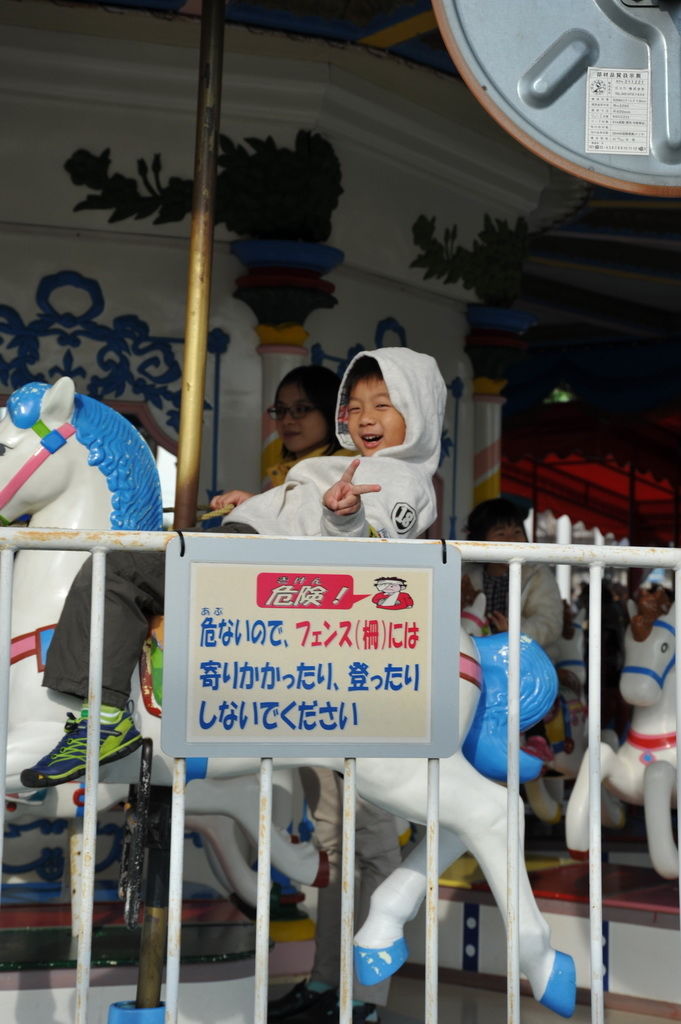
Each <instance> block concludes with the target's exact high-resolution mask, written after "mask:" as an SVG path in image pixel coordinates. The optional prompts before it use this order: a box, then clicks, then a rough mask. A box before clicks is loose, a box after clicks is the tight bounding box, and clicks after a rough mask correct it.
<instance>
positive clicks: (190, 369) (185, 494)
mask: <svg viewBox="0 0 681 1024" xmlns="http://www.w3.org/2000/svg"><path fill="white" fill-rule="evenodd" d="M224 12H225V2H224V0H203V6H202V10H201V48H200V54H199V94H198V103H197V115H196V143H195V150H194V193H193V201H192V228H191V238H190V242H189V278H188V282H187V313H186V319H185V332H184V363H183V367H182V396H181V402H180V436H179V443H178V459H177V489H176V496H175V519H174V523H173V526H174V528H175V529H176V530H181V529H186V528H187V527H189V526H193V525H194V522H195V519H196V503H197V494H198V485H199V464H200V455H201V427H202V422H203V402H204V394H205V389H206V345H207V337H208V316H209V311H210V291H211V278H212V270H213V228H214V224H215V179H216V169H217V150H218V133H219V128H220V98H221V91H222V53H223V43H224V32H225V23H224Z"/></svg>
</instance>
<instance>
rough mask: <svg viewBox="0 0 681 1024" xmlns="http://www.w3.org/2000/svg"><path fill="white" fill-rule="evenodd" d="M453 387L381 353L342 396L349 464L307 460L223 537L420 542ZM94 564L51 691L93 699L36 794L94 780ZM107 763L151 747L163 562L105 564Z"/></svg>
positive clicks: (400, 355) (360, 362)
mask: <svg viewBox="0 0 681 1024" xmlns="http://www.w3.org/2000/svg"><path fill="white" fill-rule="evenodd" d="M445 399H446V387H445V383H444V381H443V379H442V375H441V374H440V371H439V370H438V367H437V364H436V362H435V360H434V359H433V358H432V357H431V356H427V355H424V354H422V353H419V352H413V351H412V350H411V349H407V348H385V349H377V350H376V351H374V352H372V353H371V356H367V355H366V354H360V355H359V356H357V357H355V359H354V360H352V362H351V363H350V364H349V366H348V368H347V370H346V372H345V375H344V377H343V380H342V382H341V388H340V391H339V397H338V405H337V410H336V419H337V431H336V432H337V436H338V440H339V441H340V443H341V445H342V446H343V447H344V448H354V449H356V450H357V451H358V453H359V456H360V457H359V458H357V459H353V460H351V461H350V464H349V465H348V458H347V456H333V455H327V456H324V457H322V458H309V459H305V460H303V461H302V462H301V463H300V464H299V465H296V466H294V467H293V468H292V469H291V470H290V471H289V473H288V475H287V477H286V480H285V482H284V483H283V484H280V485H279V486H278V487H273V488H272V489H271V490H269V491H265V492H264V493H262V494H256V495H253V496H252V497H249V498H248V499H247V500H245V501H243V502H242V503H241V504H240V505H238V506H237V507H236V508H235V509H234V510H233V511H232V512H231V513H230V514H229V515H227V516H225V517H224V519H223V521H222V525H221V526H220V527H218V528H217V529H218V530H219V531H221V532H224V533H260V534H270V535H272V536H283V537H286V536H307V537H320V536H326V537H328V536H344V537H368V536H380V537H404V538H409V537H417V536H419V534H421V533H422V532H423V531H424V530H426V529H427V528H428V527H429V526H430V524H431V523H432V522H433V521H434V519H435V514H436V505H435V493H434V490H433V484H432V477H433V474H434V472H435V470H436V469H437V466H438V462H439V457H440V433H441V429H442V418H443V415H444V406H445ZM91 565H92V563H91V560H89V559H88V561H87V562H86V563H85V565H84V566H83V568H82V569H81V570H80V572H79V573H78V575H77V576H76V578H75V580H74V582H73V584H72V586H71V589H70V591H69V594H68V596H67V599H66V602H65V604H64V608H63V611H62V615H61V617H60V620H59V623H58V626H57V628H56V629H55V633H54V636H53V638H52V643H51V645H50V649H49V652H48V656H47V664H46V670H45V674H44V677H43V685H44V686H47V687H48V688H50V689H52V690H56V691H58V692H60V693H65V694H70V695H73V696H76V697H80V698H81V700H82V701H83V702H84V703H83V705H82V707H81V711H80V714H79V716H78V717H76V716H74V715H72V714H69V716H68V717H67V722H66V726H65V730H64V735H63V736H62V738H61V739H60V740H59V742H58V743H57V745H56V746H55V747H54V748H53V750H51V751H50V752H49V753H48V754H46V755H45V756H44V757H42V758H41V759H40V760H39V761H38V762H37V764H35V765H34V766H32V767H31V768H27V769H25V770H24V771H23V772H22V773H21V779H22V783H23V785H25V786H27V787H30V788H41V787H44V786H54V785H58V784H59V783H62V782H69V781H71V780H72V779H76V778H80V777H81V776H82V775H84V774H85V741H86V738H87V715H88V709H87V704H86V701H87V693H88V674H89V642H90V639H89V628H90V627H89V624H90V600H91V586H92V576H91V573H92V570H91ZM105 598H106V617H105V622H104V650H103V673H102V711H101V730H100V731H101V735H100V751H99V760H100V764H108V763H109V762H111V761H116V760H118V759H120V758H122V757H126V756H127V755H128V754H130V753H132V752H133V751H134V750H136V749H137V747H139V745H140V744H141V742H142V736H141V735H140V733H139V731H138V729H137V727H136V725H135V723H134V720H133V716H132V708H131V702H130V678H131V675H132V672H133V669H134V667H135V665H136V664H137V662H138V660H139V655H140V652H141V650H142V646H143V644H144V641H145V639H146V636H147V631H148V619H149V617H150V616H152V615H161V614H163V610H164V602H165V555H164V553H163V552H157V551H147V552H140V551H133V550H130V551H116V552H112V553H111V554H110V555H109V556H108V558H107V560H106V579H105Z"/></svg>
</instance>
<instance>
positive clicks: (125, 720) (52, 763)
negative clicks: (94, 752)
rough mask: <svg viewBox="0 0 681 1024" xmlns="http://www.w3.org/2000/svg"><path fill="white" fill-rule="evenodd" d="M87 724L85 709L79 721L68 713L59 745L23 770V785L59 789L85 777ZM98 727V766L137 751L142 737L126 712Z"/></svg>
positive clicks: (34, 787) (33, 787) (123, 711)
mask: <svg viewBox="0 0 681 1024" xmlns="http://www.w3.org/2000/svg"><path fill="white" fill-rule="evenodd" d="M87 723H88V717H87V710H84V711H81V713H80V716H79V717H78V718H76V716H75V715H72V714H71V713H70V712H69V714H68V715H67V719H66V725H65V727H64V735H63V736H62V738H61V739H60V741H59V743H58V744H57V745H56V747H55V748H54V750H51V751H50V753H49V754H46V755H45V757H42V758H41V759H40V760H39V761H38V763H37V764H35V765H34V766H33V767H32V768H25V769H24V770H23V772H22V773H21V782H22V785H24V786H26V787H27V788H28V789H42V788H44V787H45V786H58V785H59V783H60V782H70V781H71V780H72V779H79V778H80V777H81V776H82V775H85V751H86V744H87ZM100 728H101V731H100V739H99V763H100V764H109V763H110V762H111V761H118V760H119V758H121V757H127V756H128V754H131V753H132V752H133V750H137V748H138V747H139V746H140V744H141V742H142V736H141V735H140V733H139V731H138V730H137V728H136V727H135V723H134V722H133V720H132V715H131V714H130V712H129V711H127V710H122V711H121V712H120V715H119V716H118V718H117V719H116V721H114V722H106V723H104V722H103V723H102V724H101V727H100Z"/></svg>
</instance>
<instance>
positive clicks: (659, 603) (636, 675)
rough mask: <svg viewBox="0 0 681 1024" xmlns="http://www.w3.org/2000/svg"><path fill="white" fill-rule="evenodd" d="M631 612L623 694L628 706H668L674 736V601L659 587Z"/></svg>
mask: <svg viewBox="0 0 681 1024" xmlns="http://www.w3.org/2000/svg"><path fill="white" fill-rule="evenodd" d="M630 612H633V614H632V615H631V621H630V623H629V626H628V627H627V631H626V633H625V637H624V656H625V657H624V661H625V663H624V668H623V669H622V673H621V677H620V692H621V694H622V697H623V698H624V700H625V701H626V702H627V703H628V704H632V705H633V706H634V707H637V708H652V707H653V706H655V705H658V704H661V703H664V704H665V705H667V706H668V708H669V721H668V726H669V728H668V731H670V732H671V731H672V730H673V729H674V728H675V725H674V718H673V716H674V707H673V702H671V701H669V700H665V699H664V698H665V697H666V696H667V694H668V693H669V690H670V689H671V688H672V687H671V686H670V685H669V684H670V682H672V681H673V680H674V677H675V671H674V668H675V661H676V630H675V628H674V611H673V604H672V600H671V598H670V597H669V595H668V594H667V592H666V591H665V590H664V589H663V588H662V587H658V588H657V590H654V591H646V592H644V593H643V594H641V596H640V597H639V600H638V603H637V604H636V605H633V604H632V605H630ZM665 728H666V727H665Z"/></svg>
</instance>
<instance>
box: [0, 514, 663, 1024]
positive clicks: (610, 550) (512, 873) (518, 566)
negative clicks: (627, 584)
mask: <svg viewBox="0 0 681 1024" xmlns="http://www.w3.org/2000/svg"><path fill="white" fill-rule="evenodd" d="M170 536H172V535H171V534H163V533H161V534H160V533H142V532H126V533H106V532H95V531H80V532H71V531H65V530H47V531H46V530H40V531H38V530H30V529H24V528H12V527H8V528H5V529H3V530H2V531H0V742H3V741H4V748H5V749H6V747H7V723H8V702H9V697H10V694H9V681H10V671H9V657H10V639H11V593H12V578H13V558H14V554H15V553H16V552H17V551H19V550H21V549H41V550H71V551H89V552H92V554H93V563H94V564H93V570H94V571H93V602H92V616H91V627H92V628H91V644H90V663H91V672H90V677H91V682H90V692H89V701H90V708H91V714H90V725H91V728H90V729H89V736H88V750H87V773H86V777H85V786H86V801H85V814H84V828H83V865H84V879H83V885H84V889H83V893H84V899H83V901H82V903H83V907H82V916H81V921H80V930H79V935H78V965H77V1000H76V1017H75V1021H76V1024H86V1021H87V998H88V986H89V970H90V952H91V937H92V903H93V891H94V848H95V837H96V802H95V800H94V799H93V798H92V793H93V792H94V788H95V786H96V784H97V780H98V775H99V765H98V760H97V754H96V752H97V750H98V745H99V714H98V711H99V707H100V704H101V677H102V630H103V616H104V594H103V580H104V569H105V563H106V554H107V552H108V551H110V550H114V549H116V548H121V547H123V548H126V549H129V550H130V549H137V550H162V549H163V548H164V547H165V545H166V544H167V542H168V540H169V538H170ZM350 543H351V542H350ZM424 543H438V544H439V543H440V542H439V541H430V542H424ZM447 543H449V544H452V545H453V546H455V547H456V548H458V549H459V551H460V552H461V555H462V557H463V559H464V560H465V561H475V562H497V563H499V562H503V563H508V564H509V567H510V569H509V636H510V640H509V648H510V663H509V714H508V750H509V766H508V805H507V806H508V811H507V813H508V820H507V829H508V844H507V845H508V864H507V869H508V897H509V899H508V914H507V921H506V925H507V935H508V944H507V949H508V956H507V967H508V983H507V991H508V1003H507V1005H508V1014H507V1020H508V1022H509V1024H518V1022H519V1020H520V1008H519V993H520V980H519V966H518V965H519V945H518V941H519V940H518V927H519V921H518V885H519V855H518V837H519V829H520V821H519V800H518V795H519V765H518V757H519V675H520V671H519V670H520V641H519V635H520V596H521V589H520V588H521V570H522V566H523V565H524V564H525V563H538V562H543V563H545V564H548V565H553V566H559V565H567V566H582V567H588V569H589V597H590V630H589V656H588V657H589V690H588V700H589V734H588V741H589V772H590V780H591V785H590V838H589V844H590V847H589V850H590V874H589V878H590V942H591V964H592V977H591V1008H592V1018H591V1019H592V1022H593V1024H603V1021H604V992H603V961H602V945H601V936H602V879H601V818H600V815H601V809H600V778H601V771H600V697H601V691H600V660H601V616H600V611H601V582H602V579H603V570H604V568H605V567H607V566H615V567H620V568H628V567H644V568H653V567H658V568H664V569H669V570H672V571H673V573H674V580H675V587H676V592H677V593H678V592H679V590H680V589H681V551H679V550H678V549H671V548H631V547H627V548H618V547H609V546H608V547H604V546H589V547H587V546H579V545H570V544H488V543H472V542H458V541H457V542H453V541H451V542H447ZM675 608H676V619H675V622H676V630H677V634H678V635H681V603H680V602H677V603H676V605H675ZM676 700H677V707H676V714H677V721H679V720H680V719H681V687H678V688H677V697H676ZM272 767H273V764H272V760H271V758H264V759H263V760H262V762H261V773H260V793H261V796H260V840H261V842H260V846H259V851H258V907H257V919H256V963H255V1006H254V1018H253V1019H254V1024H264V1022H265V1021H266V1017H267V985H268V956H269V949H268V932H269V890H270V850H269V842H270V835H271V807H272ZM438 770H439V762H438V761H436V760H432V761H430V762H429V766H428V807H427V854H426V856H427V896H426V925H427V930H426V966H425V977H426V985H425V1022H426V1024H436V1022H437V975H438V963H437V961H438V942H437V905H438V812H439V807H438V791H439V782H438V780H439V775H438ZM344 775H345V787H344V792H345V796H344V812H343V886H342V888H343V903H342V934H341V950H342V959H341V978H340V1022H341V1024H350V1021H351V1018H352V939H353V932H354V923H353V906H354V869H353V865H354V841H355V794H356V784H355V761H354V759H348V760H346V762H345V773H344ZM679 775H681V765H677V791H679V792H681V784H680V783H681V780H680V779H679ZM5 781H6V764H5V759H4V758H2V759H0V783H1V784H2V786H3V788H4V787H5ZM184 791H185V763H184V761H183V760H178V761H176V762H175V767H174V776H173V799H172V826H171V853H170V858H171V867H170V889H169V916H168V947H167V968H166V989H165V1003H166V1012H165V1020H166V1024H175V1022H176V1021H177V1015H178V992H179V980H180V927H181V913H182V854H183V835H184ZM2 814H3V819H2V820H3V824H4V804H3V812H2ZM1 843H2V840H1V839H0V853H1V852H2V845H1Z"/></svg>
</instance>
